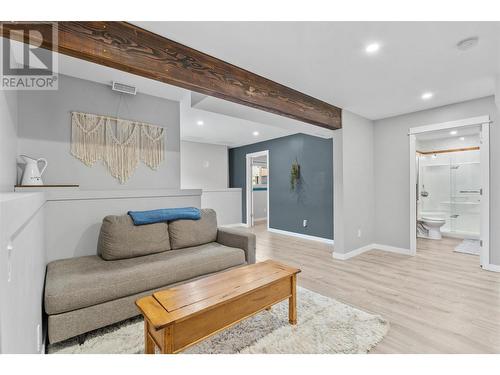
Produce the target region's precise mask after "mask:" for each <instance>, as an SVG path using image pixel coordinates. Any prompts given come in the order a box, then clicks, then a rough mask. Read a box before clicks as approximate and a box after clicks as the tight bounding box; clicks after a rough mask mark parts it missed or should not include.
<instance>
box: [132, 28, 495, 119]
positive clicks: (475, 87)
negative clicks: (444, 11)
mask: <svg viewBox="0 0 500 375" xmlns="http://www.w3.org/2000/svg"><path fill="white" fill-rule="evenodd" d="M134 23H135V24H137V25H139V26H141V27H143V28H145V29H148V30H151V31H153V32H156V33H158V34H160V35H163V36H165V37H167V38H170V39H173V40H175V41H178V42H180V43H183V44H186V45H188V46H190V47H193V48H195V49H198V50H201V51H203V52H206V53H208V54H210V55H213V56H216V57H218V58H220V59H222V60H225V61H227V62H230V63H232V64H235V65H237V66H240V67H242V68H245V69H248V70H250V71H252V72H254V73H257V74H260V75H262V76H264V77H267V78H269V79H272V80H274V81H277V82H279V83H282V84H285V85H287V86H290V87H292V88H294V89H297V90H299V91H302V92H304V93H306V94H309V95H312V96H314V97H316V98H318V99H322V100H324V101H326V102H328V103H331V104H333V105H336V106H339V107H342V108H344V109H347V110H349V111H352V112H355V113H357V114H360V115H362V116H365V117H367V118H369V119H380V118H384V117H389V116H393V115H398V114H402V113H408V112H414V111H418V110H422V109H427V108H431V107H437V106H441V105H445V104H450V103H455V102H460V101H464V100H469V99H473V98H478V97H483V96H488V95H492V94H494V92H495V77H496V76H497V75H499V74H500V22H134ZM470 36H478V37H479V38H480V39H479V44H478V45H477V46H476V47H475V48H473V49H471V50H468V51H459V50H458V49H457V48H456V43H457V42H458V41H460V40H462V39H464V38H467V37H470ZM372 42H378V43H380V44H381V49H380V51H379V52H378V53H376V54H374V55H367V54H366V53H365V50H364V48H365V46H366V45H367V44H368V43H372ZM424 91H432V92H434V93H435V95H434V97H433V98H432V99H431V100H427V101H423V100H422V99H421V98H420V96H421V94H422V93H423V92H424ZM211 102H217V101H216V100H212V98H210V99H208V101H207V102H206V103H205V108H208V106H209V104H211V105H214V106H215V107H217V106H219V107H220V103H219V104H217V105H215V104H213V103H211ZM242 111H245V112H246V111H250V110H247V109H246V108H245V109H244V110H242ZM240 112H241V111H240Z"/></svg>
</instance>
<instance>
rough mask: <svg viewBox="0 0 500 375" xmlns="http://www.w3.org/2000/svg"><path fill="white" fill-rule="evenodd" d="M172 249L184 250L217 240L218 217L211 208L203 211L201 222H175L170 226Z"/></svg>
mask: <svg viewBox="0 0 500 375" xmlns="http://www.w3.org/2000/svg"><path fill="white" fill-rule="evenodd" d="M168 233H169V235H170V245H171V246H172V249H182V248H185V247H190V246H198V245H202V244H205V243H209V242H213V241H215V240H216V239H217V215H216V214H215V211H214V210H212V209H211V208H204V209H202V210H201V218H200V220H175V221H171V222H170V223H169V225H168Z"/></svg>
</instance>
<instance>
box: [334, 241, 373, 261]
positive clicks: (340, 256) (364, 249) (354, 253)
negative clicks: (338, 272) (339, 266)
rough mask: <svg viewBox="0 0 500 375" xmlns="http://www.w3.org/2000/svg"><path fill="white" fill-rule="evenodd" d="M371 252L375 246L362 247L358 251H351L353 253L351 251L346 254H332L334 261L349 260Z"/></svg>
mask: <svg viewBox="0 0 500 375" xmlns="http://www.w3.org/2000/svg"><path fill="white" fill-rule="evenodd" d="M370 250H373V246H372V245H371V244H370V245H366V246H363V247H360V248H357V249H354V250H351V251H349V252H347V253H345V254H341V253H336V252H335V251H334V252H333V253H332V256H333V258H334V259H338V260H347V259H350V258H353V257H355V256H357V255H360V254H363V253H366V252H367V251H370Z"/></svg>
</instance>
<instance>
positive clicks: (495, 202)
mask: <svg viewBox="0 0 500 375" xmlns="http://www.w3.org/2000/svg"><path fill="white" fill-rule="evenodd" d="M481 115H490V118H491V120H493V121H494V123H493V125H492V126H491V133H490V173H491V174H490V192H491V193H490V215H491V217H490V220H491V222H490V228H491V230H490V262H492V263H493V264H496V265H500V232H499V231H498V230H495V228H499V227H500V129H499V127H498V124H497V123H496V120H497V119H498V109H497V107H496V106H495V100H494V97H493V96H491V97H486V98H482V99H476V100H471V101H467V102H463V103H456V104H451V105H447V106H443V107H439V108H433V109H430V110H426V111H420V112H415V113H410V114H407V115H402V116H396V117H391V118H387V119H382V120H377V121H375V127H374V139H375V143H374V145H375V148H374V161H375V242H376V243H380V244H384V245H390V246H396V247H401V248H405V249H409V247H410V222H409V220H410V218H409V217H410V212H409V210H410V208H409V207H410V201H409V200H410V198H409V190H410V186H409V184H410V179H409V168H408V165H409V159H408V158H409V144H408V130H409V128H411V127H415V126H421V125H427V124H434V123H440V122H446V121H453V120H460V119H464V118H468V117H475V116H481ZM346 127H347V125H346Z"/></svg>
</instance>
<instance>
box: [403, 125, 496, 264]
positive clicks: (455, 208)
mask: <svg viewBox="0 0 500 375" xmlns="http://www.w3.org/2000/svg"><path fill="white" fill-rule="evenodd" d="M489 124H490V121H489V117H488V116H482V117H476V118H471V119H465V120H460V121H452V122H447V123H440V124H433V125H426V126H422V127H418V128H411V129H410V133H409V138H410V140H409V141H410V155H411V157H410V225H411V228H410V236H411V238H410V249H411V253H412V254H413V255H415V254H416V248H417V238H425V239H428V240H431V241H437V242H436V243H439V242H438V241H442V242H443V243H444V241H445V240H444V238H445V239H447V240H446V241H447V243H448V244H450V243H453V248H454V250H453V251H454V252H457V253H465V254H470V255H476V256H478V258H479V260H478V263H479V264H480V265H481V266H482V267H483V268H488V266H489ZM450 239H453V240H450ZM433 243H434V242H433Z"/></svg>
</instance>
